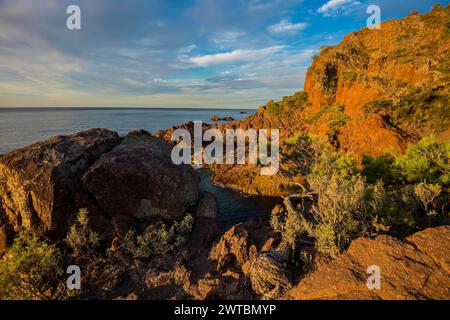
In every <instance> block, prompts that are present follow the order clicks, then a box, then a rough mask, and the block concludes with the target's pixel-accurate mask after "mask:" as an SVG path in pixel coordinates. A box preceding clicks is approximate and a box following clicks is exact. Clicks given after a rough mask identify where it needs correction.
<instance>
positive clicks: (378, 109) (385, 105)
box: [363, 100, 393, 115]
mask: <svg viewBox="0 0 450 320" xmlns="http://www.w3.org/2000/svg"><path fill="white" fill-rule="evenodd" d="M392 108H393V103H392V101H391V100H374V101H371V102H368V103H367V104H365V105H364V106H363V112H364V114H365V115H368V114H371V113H381V114H388V113H390V112H391V111H392Z"/></svg>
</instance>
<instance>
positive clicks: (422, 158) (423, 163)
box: [394, 137, 450, 185]
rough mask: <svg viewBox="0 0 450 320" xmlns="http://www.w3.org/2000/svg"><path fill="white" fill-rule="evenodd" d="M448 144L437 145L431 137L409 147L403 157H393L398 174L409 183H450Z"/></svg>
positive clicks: (449, 147)
mask: <svg viewBox="0 0 450 320" xmlns="http://www.w3.org/2000/svg"><path fill="white" fill-rule="evenodd" d="M449 160H450V142H448V141H446V142H442V143H439V142H437V141H436V139H435V138H433V137H426V138H423V139H422V140H421V141H420V142H419V143H418V144H416V145H409V146H408V148H407V150H406V153H405V155H403V156H397V157H395V161H394V166H395V167H397V172H398V174H400V175H402V176H403V177H404V179H405V180H406V181H407V182H409V183H420V182H423V181H427V182H429V183H439V184H443V185H448V184H449V183H450V164H449V163H450V162H449Z"/></svg>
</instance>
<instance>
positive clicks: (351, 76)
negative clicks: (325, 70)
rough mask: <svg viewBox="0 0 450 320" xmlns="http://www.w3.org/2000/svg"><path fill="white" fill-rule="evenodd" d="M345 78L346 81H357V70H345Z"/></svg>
mask: <svg viewBox="0 0 450 320" xmlns="http://www.w3.org/2000/svg"><path fill="white" fill-rule="evenodd" d="M343 78H344V80H345V81H349V82H350V83H352V82H354V81H356V79H358V74H357V73H356V72H355V71H345V72H344V74H343Z"/></svg>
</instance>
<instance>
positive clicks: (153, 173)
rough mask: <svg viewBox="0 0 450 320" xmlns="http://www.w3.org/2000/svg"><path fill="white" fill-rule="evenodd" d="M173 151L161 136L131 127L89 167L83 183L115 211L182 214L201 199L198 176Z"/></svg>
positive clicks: (144, 214)
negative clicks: (174, 158) (132, 130)
mask: <svg viewBox="0 0 450 320" xmlns="http://www.w3.org/2000/svg"><path fill="white" fill-rule="evenodd" d="M170 155H171V147H170V145H169V144H167V143H166V142H164V141H162V140H161V139H158V138H156V137H152V136H151V135H150V134H149V133H145V132H135V133H130V134H129V135H127V136H126V137H125V138H124V139H123V141H122V143H121V144H120V145H118V146H116V147H115V148H114V149H113V150H111V151H110V152H108V153H106V154H104V155H102V156H101V157H100V158H99V159H98V160H97V161H96V162H95V163H94V164H93V165H91V166H90V167H89V169H88V170H87V171H86V172H85V174H84V175H83V179H82V180H83V185H84V188H85V189H86V190H87V191H88V192H89V194H90V195H92V196H93V197H94V198H95V200H96V203H97V204H98V205H99V206H100V207H101V209H102V210H103V211H105V212H107V213H108V214H109V215H111V216H115V215H129V216H133V217H136V218H138V219H142V218H151V217H165V218H169V219H177V218H180V217H182V216H183V215H184V214H185V213H186V210H187V209H188V208H189V207H191V206H193V205H195V204H196V202H197V200H198V195H199V189H198V184H199V177H198V174H197V173H196V172H195V170H194V169H193V168H192V167H190V166H187V165H179V166H177V165H174V164H173V163H172V161H171V156H170Z"/></svg>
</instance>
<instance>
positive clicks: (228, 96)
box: [0, 0, 450, 108]
mask: <svg viewBox="0 0 450 320" xmlns="http://www.w3.org/2000/svg"><path fill="white" fill-rule="evenodd" d="M438 2H440V3H441V4H442V5H448V3H449V2H450V0H446V1H444V0H442V1H432V0H430V1H428V0H378V1H366V0H358V1H356V0H320V1H319V0H246V1H244V0H39V1H36V0H0V107H19V106H23V107H39V106H105V107H114V106H122V107H127V106H130V107H190V108H192V107H195V108H256V107H258V106H259V105H262V104H265V102H266V101H268V100H270V99H275V100H276V99H280V98H281V97H283V96H286V95H291V94H292V93H294V92H296V91H299V90H301V89H302V88H303V84H304V80H305V74H306V70H307V68H308V66H309V65H310V63H311V57H312V56H313V55H316V54H318V50H319V49H320V48H321V47H322V46H327V45H336V44H338V43H339V42H340V41H341V40H342V38H343V37H344V36H345V35H346V34H347V33H349V32H351V31H355V30H358V29H361V28H363V27H365V26H366V20H367V18H368V16H369V15H368V14H367V13H366V10H367V7H368V6H369V5H371V4H376V5H378V6H380V8H381V16H382V20H383V21H384V20H390V19H396V18H401V17H404V16H406V15H408V14H409V13H411V12H412V11H414V10H419V11H420V12H428V11H429V10H430V9H431V7H432V6H433V5H434V4H436V3H438ZM69 5H78V6H79V7H80V9H81V30H68V29H67V27H66V20H67V17H68V14H66V8H67V7H68V6H69Z"/></svg>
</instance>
